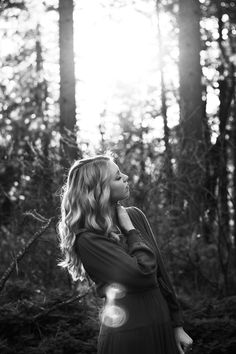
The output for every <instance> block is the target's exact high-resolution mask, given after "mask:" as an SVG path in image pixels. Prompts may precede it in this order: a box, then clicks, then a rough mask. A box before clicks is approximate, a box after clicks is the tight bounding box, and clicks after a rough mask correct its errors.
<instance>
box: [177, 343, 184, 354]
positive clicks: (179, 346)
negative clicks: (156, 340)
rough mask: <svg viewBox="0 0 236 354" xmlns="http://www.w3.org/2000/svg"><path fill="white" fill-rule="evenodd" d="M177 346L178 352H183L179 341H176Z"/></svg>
mask: <svg viewBox="0 0 236 354" xmlns="http://www.w3.org/2000/svg"><path fill="white" fill-rule="evenodd" d="M177 347H178V349H179V352H180V354H184V351H183V349H182V347H181V344H180V343H177Z"/></svg>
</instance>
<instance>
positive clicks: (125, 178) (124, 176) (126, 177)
mask: <svg viewBox="0 0 236 354" xmlns="http://www.w3.org/2000/svg"><path fill="white" fill-rule="evenodd" d="M128 178H129V176H127V175H125V174H124V173H123V180H124V182H126V181H127V180H128Z"/></svg>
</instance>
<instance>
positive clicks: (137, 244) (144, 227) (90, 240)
mask: <svg viewBox="0 0 236 354" xmlns="http://www.w3.org/2000/svg"><path fill="white" fill-rule="evenodd" d="M126 210H127V212H128V214H129V216H130V218H131V221H132V223H133V225H134V227H135V230H132V231H130V232H129V235H128V237H123V238H122V242H121V243H116V242H115V241H113V240H110V239H108V238H107V237H106V236H104V235H103V234H101V233H99V232H96V233H93V232H83V233H82V234H80V235H78V239H77V247H78V248H77V249H78V252H79V256H80V257H81V260H82V263H83V266H84V268H85V270H86V272H87V273H88V275H89V276H90V277H91V279H92V280H93V281H94V282H95V283H96V286H97V293H98V295H99V296H101V297H104V296H105V298H106V300H105V305H104V311H103V313H102V314H101V327H100V333H99V337H98V354H145V353H148V354H178V353H179V352H178V349H177V346H176V342H175V338H174V331H173V327H176V326H181V325H182V323H183V320H182V315H181V311H180V308H179V305H178V302H177V299H176V296H175V293H174V290H173V287H172V285H171V283H170V280H169V278H168V275H167V273H166V270H165V267H164V265H163V262H162V258H161V255H160V252H159V249H158V247H157V244H156V240H155V237H154V235H153V233H152V230H151V227H150V225H149V223H148V221H147V219H146V217H145V215H144V214H143V212H142V211H141V210H140V209H138V208H136V207H129V208H126ZM109 285H114V287H113V288H112V289H113V290H114V289H118V290H119V289H120V291H117V292H116V290H115V292H114V291H113V292H110V293H109V294H108V293H107V289H109V287H108V286H109ZM106 294H107V296H106Z"/></svg>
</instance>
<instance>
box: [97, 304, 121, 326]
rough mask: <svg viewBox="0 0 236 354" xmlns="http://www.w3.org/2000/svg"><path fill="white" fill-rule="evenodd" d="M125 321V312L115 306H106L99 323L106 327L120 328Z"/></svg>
mask: <svg viewBox="0 0 236 354" xmlns="http://www.w3.org/2000/svg"><path fill="white" fill-rule="evenodd" d="M126 319H127V315H126V312H125V310H124V309H123V308H122V307H120V306H116V305H107V306H105V308H104V310H103V311H102V313H101V322H102V323H103V324H104V325H105V326H107V327H112V328H116V327H120V326H122V325H123V324H124V323H125V322H126Z"/></svg>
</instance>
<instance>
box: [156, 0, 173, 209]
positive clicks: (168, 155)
mask: <svg viewBox="0 0 236 354" xmlns="http://www.w3.org/2000/svg"><path fill="white" fill-rule="evenodd" d="M156 9H157V37H158V47H159V58H160V59H159V61H160V75H161V114H162V119H163V126H164V144H165V162H164V163H165V166H164V167H165V175H166V186H167V188H166V201H167V203H168V204H172V203H173V202H174V188H173V187H174V186H173V176H174V173H173V166H172V151H171V145H170V129H169V126H168V119H167V104H166V86H165V80H164V71H163V50H162V35H161V28H160V20H159V11H160V7H159V1H158V0H157V1H156Z"/></svg>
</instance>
